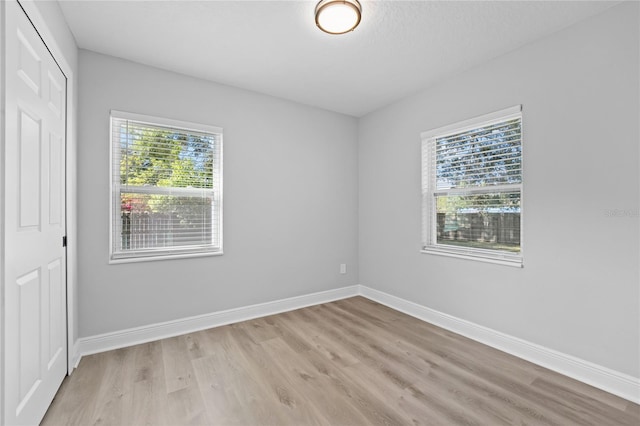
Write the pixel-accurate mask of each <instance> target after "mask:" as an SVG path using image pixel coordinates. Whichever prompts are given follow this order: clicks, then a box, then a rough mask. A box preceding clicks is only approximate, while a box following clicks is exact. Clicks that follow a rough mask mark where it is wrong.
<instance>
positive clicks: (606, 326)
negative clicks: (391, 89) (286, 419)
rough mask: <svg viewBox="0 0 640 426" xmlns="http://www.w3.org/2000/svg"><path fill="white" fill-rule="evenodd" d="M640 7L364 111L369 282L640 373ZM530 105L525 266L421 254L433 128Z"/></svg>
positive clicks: (364, 277)
mask: <svg viewBox="0 0 640 426" xmlns="http://www.w3.org/2000/svg"><path fill="white" fill-rule="evenodd" d="M638 17H639V12H638V3H636V2H633V3H626V4H623V5H621V6H618V7H615V8H614V9H611V10H610V11H608V12H606V13H604V14H603V15H599V16H597V17H594V18H592V19H589V20H587V21H584V22H582V23H579V24H577V25H575V26H573V27H571V28H569V29H567V30H564V31H562V32H559V33H556V34H554V35H552V36H550V37H548V38H546V39H543V40H541V41H538V42H536V43H533V44H530V45H527V46H524V47H522V48H520V49H518V50H516V51H514V52H512V53H510V54H508V55H505V56H502V57H500V58H497V59H495V60H492V61H490V62H488V63H485V64H484V65H482V66H479V67H476V68H474V69H472V70H470V71H468V72H464V73H461V74H459V75H456V76H453V77H451V78H450V79H449V80H448V81H446V82H444V83H442V84H440V85H438V86H437V87H433V88H431V89H429V90H427V91H425V92H423V93H420V94H417V95H415V96H413V97H411V98H408V99H405V100H402V101H400V102H398V103H396V104H394V105H392V106H389V107H387V108H384V109H382V110H379V111H377V112H374V113H372V114H369V115H368V116H366V117H364V118H362V119H361V120H360V123H359V195H360V203H359V218H360V220H359V226H360V232H359V266H360V283H361V284H363V285H367V286H370V287H373V288H375V289H378V290H381V291H384V292H387V293H390V294H392V295H395V296H398V297H402V298H404V299H407V300H410V301H413V302H415V303H418V304H421V305H424V306H428V307H430V308H433V309H436V310H438V311H441V312H444V313H447V314H450V315H454V316H456V317H459V318H463V319H466V320H469V321H472V322H474V323H477V324H481V325H483V326H487V327H490V328H493V329H495V330H498V331H501V332H504V333H507V334H510V335H512V336H516V337H519V338H521V339H525V340H528V341H530V342H534V343H537V344H540V345H543V346H546V347H548V348H551V349H555V350H558V351H560V352H564V353H566V354H570V355H574V356H577V357H579V358H582V359H585V360H588V361H591V362H594V363H596V364H600V365H602V366H605V367H609V368H611V369H614V370H617V371H620V372H623V373H626V374H630V375H632V376H635V377H639V376H640V353H639V348H640V342H639V336H640V329H639V327H640V324H639V321H638V319H639V318H640V308H639V297H640V294H639V266H638V259H639V239H638V235H639V217H638V208H639V175H638V158H639V153H638V145H639V144H638V141H639V129H638V117H639V114H640V107H639V102H640V101H639V84H638V80H639V79H638V76H639V75H640V74H639V73H640V70H639V67H638V63H639V55H638V52H639V45H638V43H639V41H638V40H639V38H640V37H639V33H638ZM516 104H522V105H523V126H524V130H523V131H524V155H525V157H524V161H525V172H524V185H525V188H524V197H525V198H524V203H525V206H524V216H525V218H524V268H522V269H517V268H512V267H507V266H497V265H491V264H486V263H481V262H474V261H469V260H461V259H453V258H446V257H440V256H434V255H427V254H421V253H420V252H419V250H420V226H421V219H420V217H421V189H420V167H421V166H420V132H421V131H424V130H429V129H432V128H437V127H439V126H443V125H446V124H450V123H455V122H457V121H460V120H464V119H467V118H471V117H474V116H478V115H482V114H485V113H489V112H492V111H496V110H499V109H502V108H505V107H509V106H512V105H516ZM611 210H621V211H623V210H626V211H628V214H626V215H625V214H624V213H622V212H617V214H620V215H621V216H614V217H612V216H610V215H609V211H611Z"/></svg>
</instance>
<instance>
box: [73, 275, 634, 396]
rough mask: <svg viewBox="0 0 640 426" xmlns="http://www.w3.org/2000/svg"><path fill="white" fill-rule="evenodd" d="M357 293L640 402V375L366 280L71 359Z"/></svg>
mask: <svg viewBox="0 0 640 426" xmlns="http://www.w3.org/2000/svg"><path fill="white" fill-rule="evenodd" d="M357 295H360V296H363V297H366V298H367V299H371V300H373V301H375V302H378V303H380V304H383V305H385V306H388V307H390V308H392V309H395V310H397V311H400V312H403V313H405V314H408V315H411V316H412V317H415V318H418V319H420V320H422V321H425V322H428V323H430V324H434V325H437V326H438V327H442V328H444V329H446V330H449V331H452V332H454V333H458V334H461V335H463V336H465V337H468V338H470V339H473V340H475V341H478V342H480V343H483V344H485V345H488V346H491V347H493V348H496V349H499V350H501V351H503V352H506V353H509V354H511V355H514V356H517V357H519V358H522V359H525V360H527V361H530V362H532V363H534V364H537V365H540V366H542V367H545V368H548V369H550V370H553V371H555V372H558V373H560V374H563V375H565V376H568V377H571V378H573V379H576V380H579V381H581V382H583V383H587V384H589V385H591V386H594V387H596V388H599V389H602V390H604V391H606V392H609V393H612V394H614V395H617V396H619V397H621V398H624V399H627V400H629V401H633V402H635V403H636V404H640V379H639V378H636V377H633V376H629V375H627V374H624V373H620V372H618V371H615V370H611V369H609V368H606V367H602V366H600V365H597V364H594V363H591V362H589V361H585V360H583V359H580V358H576V357H574V356H571V355H567V354H564V353H561V352H558V351H555V350H553V349H549V348H546V347H544V346H541V345H538V344H535V343H531V342H528V341H526V340H522V339H519V338H517V337H513V336H510V335H508V334H504V333H501V332H499V331H496V330H493V329H490V328H488V327H484V326H481V325H478V324H475V323H473V322H470V321H467V320H464V319H461V318H457V317H454V316H452V315H448V314H445V313H442V312H439V311H436V310H434V309H431V308H427V307H426V306H422V305H419V304H417V303H414V302H410V301H408V300H405V299H402V298H399V297H396V296H392V295H390V294H388V293H384V292H382V291H379V290H375V289H373V288H370V287H367V286H363V285H355V286H350V287H342V288H338V289H334V290H327V291H322V292H318V293H312V294H308V295H303V296H296V297H290V298H287V299H281V300H275V301H271V302H266V303H259V304H256V305H250V306H245V307H240V308H235V309H228V310H225V311H219V312H213V313H210V314H204V315H198V316H194V317H189V318H182V319H178V320H174V321H167V322H163V323H158V324H151V325H147V326H142V327H136V328H130V329H127V330H122V331H116V332H112V333H105V334H100V335H97V336H90V337H84V338H81V339H78V341H77V342H76V343H75V344H74V353H73V354H72V358H71V360H72V361H71V362H72V364H73V365H74V367H77V366H78V363H79V362H80V359H81V358H82V356H85V355H90V354H94V353H99V352H105V351H109V350H112V349H119V348H124V347H127V346H133V345H137V344H140V343H146V342H151V341H154V340H160V339H164V338H167V337H173V336H179V335H181V334H186V333H192V332H195V331H199V330H205V329H207V328H213V327H219V326H222V325H227V324H233V323H236V322H240V321H246V320H250V319H254V318H259V317H264V316H267V315H274V314H278V313H281V312H286V311H292V310H295V309H300V308H304V307H307V306H312V305H319V304H322V303H327V302H332V301H335V300H340V299H346V298H348V297H353V296H357Z"/></svg>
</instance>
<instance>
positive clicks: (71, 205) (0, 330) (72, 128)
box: [0, 0, 79, 419]
mask: <svg viewBox="0 0 640 426" xmlns="http://www.w3.org/2000/svg"><path fill="white" fill-rule="evenodd" d="M7 1H17V2H18V3H19V4H20V5H21V6H22V8H23V9H24V11H25V12H26V14H27V16H28V18H29V19H30V20H31V22H32V23H33V25H34V26H35V28H36V30H37V31H38V33H39V34H40V37H42V39H43V41H44V43H45V44H46V46H47V48H48V49H49V51H50V52H51V54H52V55H53V57H54V59H55V60H56V62H57V63H58V65H59V66H60V69H61V70H62V72H63V73H64V75H65V77H67V114H66V138H67V141H66V183H65V190H66V228H67V232H66V234H67V241H68V244H67V354H68V359H67V373H68V374H71V372H72V371H73V369H74V368H75V367H76V364H77V362H78V361H79V358H78V351H77V336H76V309H75V307H76V300H75V295H76V279H77V278H76V277H77V241H78V238H77V222H78V219H77V216H76V211H77V189H76V188H77V185H76V182H77V178H76V165H77V160H76V152H77V142H76V114H77V112H76V79H75V78H76V76H75V73H74V71H75V70H74V69H73V67H72V65H71V63H70V62H69V59H70V58H67V57H66V56H65V55H64V52H63V50H62V49H61V48H60V45H59V43H58V41H57V40H56V38H55V36H54V33H53V32H52V31H51V30H50V28H49V26H48V24H47V22H46V20H45V18H44V17H43V16H42V14H41V13H40V11H39V10H38V8H37V6H36V4H35V2H34V0H7ZM0 3H1V4H0V19H3V20H4V18H5V16H4V15H5V13H6V9H5V4H4V1H1V2H0ZM3 30H4V28H3ZM3 36H4V35H3ZM3 38H4V37H3ZM4 55H5V47H4V43H0V56H1V58H0V78H1V80H0V81H1V82H2V84H0V102H4V96H5V88H4V81H5V80H4V73H5V69H4V67H5V60H4ZM4 124H5V123H4V115H3V114H0V135H2V138H4V132H5V128H4ZM5 161H6V159H5V158H4V142H3V145H2V149H0V165H2V166H3V167H2V168H3V169H4V164H5V163H4V162H5ZM4 220H5V218H4V176H2V174H0V230H1V231H2V235H4ZM4 250H5V247H4V237H3V238H1V239H0V277H4V265H3V262H4ZM3 305H4V280H3V279H2V280H0V306H3ZM3 321H4V318H3V316H2V315H0V382H1V383H3V384H4V371H3V368H4V367H3V366H4V348H5V345H4V322H3ZM3 387H4V385H2V386H0V419H3V418H4V406H3V404H4V402H3V401H4V395H3V394H2V392H4V390H3Z"/></svg>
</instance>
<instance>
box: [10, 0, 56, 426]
mask: <svg viewBox="0 0 640 426" xmlns="http://www.w3.org/2000/svg"><path fill="white" fill-rule="evenodd" d="M5 7H6V9H5V15H4V24H5V25H4V31H5V34H4V35H5V36H6V37H5V40H6V45H5V73H4V76H5V78H6V81H5V157H4V158H5V170H4V173H5V175H4V191H5V196H4V201H5V202H4V217H5V222H4V225H5V228H4V230H5V237H4V238H5V241H4V243H5V246H4V247H5V262H4V277H3V278H4V296H5V298H4V306H3V308H4V320H5V321H4V338H5V342H4V346H5V347H4V355H5V356H4V376H5V377H4V379H5V380H4V388H3V398H4V407H3V408H4V410H3V411H4V423H5V424H6V425H14V424H15V425H21V424H30V425H33V424H38V423H39V422H40V420H42V417H43V416H44V414H45V412H46V410H47V408H48V406H49V404H50V403H51V401H52V399H53V397H54V395H55V393H56V391H57V390H58V387H59V386H60V384H61V383H62V380H63V379H64V376H65V375H66V372H67V349H66V348H67V333H66V259H65V252H66V249H65V248H64V247H63V237H64V236H65V112H66V111H65V110H66V106H65V105H66V78H65V76H64V75H63V73H62V71H61V70H60V68H59V67H58V65H57V64H56V62H55V60H54V59H53V57H52V56H51V54H50V53H49V51H48V50H47V46H46V45H45V44H44V42H43V41H42V39H41V38H40V37H39V35H38V33H37V32H36V30H35V28H34V27H33V26H32V25H31V22H30V21H29V19H28V18H27V16H26V15H25V13H24V12H23V10H22V9H21V8H20V5H19V4H18V3H17V1H15V0H9V1H6V2H5Z"/></svg>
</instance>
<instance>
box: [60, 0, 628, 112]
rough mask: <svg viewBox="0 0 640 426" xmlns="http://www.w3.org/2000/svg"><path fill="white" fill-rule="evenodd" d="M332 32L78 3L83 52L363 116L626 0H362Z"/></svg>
mask: <svg viewBox="0 0 640 426" xmlns="http://www.w3.org/2000/svg"><path fill="white" fill-rule="evenodd" d="M361 3H362V9H363V12H362V15H363V16H362V23H361V24H360V26H359V27H358V28H356V30H355V31H353V32H351V33H348V34H345V35H340V36H335V35H328V34H324V33H322V32H321V31H319V30H318V29H317V28H316V27H315V24H314V18H313V11H314V7H315V4H316V1H186V0H180V1H159V0H156V1H111V0H109V1H95V0H84V1H73V0H60V6H61V8H62V11H63V13H64V15H65V17H66V19H67V21H68V23H69V26H70V28H71V31H72V32H73V34H74V36H75V38H76V41H77V43H78V45H79V47H81V48H84V49H89V50H93V51H96V52H100V53H104V54H108V55H112V56H117V57H120V58H125V59H129V60H131V61H135V62H139V63H143V64H147V65H152V66H155V67H159V68H164V69H167V70H171V71H176V72H179V73H183V74H187V75H191V76H195V77H199V78H203V79H206V80H211V81H215V82H218V83H223V84H228V85H232V86H236V87H240V88H244V89H249V90H254V91H257V92H261V93H266V94H269V95H272V96H277V97H281V98H285V99H289V100H292V101H296V102H300V103H304V104H307V105H312V106H317V107H320V108H325V109H328V110H332V111H336V112H340V113H344V114H349V115H353V116H357V117H359V116H362V115H364V114H366V113H368V112H371V111H373V110H376V109H378V108H381V107H383V106H385V105H387V104H390V103H392V102H394V101H396V100H398V99H400V98H402V97H405V96H407V95H409V94H411V93H414V92H416V91H418V90H420V89H424V88H427V87H429V86H431V85H433V84H435V83H437V82H438V81H440V80H442V79H444V78H446V77H447V75H450V74H451V73H456V72H460V71H462V70H463V69H465V68H468V67H471V66H473V65H475V64H478V63H481V62H483V61H486V60H488V59H490V58H493V57H496V56H498V55H500V54H503V53H505V52H508V51H510V50H513V49H515V48H517V47H518V46H521V45H523V44H525V43H528V42H531V41H533V40H535V39H538V38H541V37H544V36H546V35H548V34H550V33H553V32H555V31H558V30H560V29H562V28H565V27H567V26H569V25H571V24H573V23H575V22H578V21H580V20H583V19H585V18H587V17H589V16H592V15H595V14H597V13H600V12H602V11H603V10H605V9H607V8H609V7H611V6H614V5H615V4H616V3H619V2H618V1H602V2H600V1H426V0H423V1H389V0H387V1H367V0H364V1H361Z"/></svg>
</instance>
